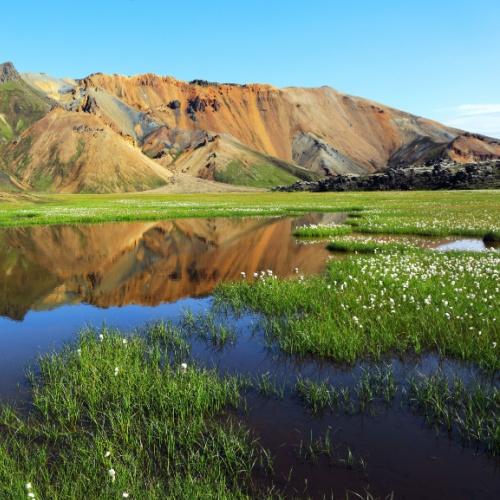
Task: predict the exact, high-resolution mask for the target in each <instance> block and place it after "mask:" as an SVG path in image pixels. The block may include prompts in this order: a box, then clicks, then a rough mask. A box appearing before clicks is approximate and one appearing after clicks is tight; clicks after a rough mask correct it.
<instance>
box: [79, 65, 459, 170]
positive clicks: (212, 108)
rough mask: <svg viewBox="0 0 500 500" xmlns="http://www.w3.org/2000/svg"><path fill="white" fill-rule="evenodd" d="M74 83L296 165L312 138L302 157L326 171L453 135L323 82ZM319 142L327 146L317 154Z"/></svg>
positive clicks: (374, 161) (101, 79)
mask: <svg viewBox="0 0 500 500" xmlns="http://www.w3.org/2000/svg"><path fill="white" fill-rule="evenodd" d="M80 84H81V86H82V88H84V89H87V90H89V91H90V90H92V89H100V91H103V92H106V93H108V94H111V95H114V96H116V97H118V98H120V99H121V100H123V101H124V102H125V103H126V104H128V105H129V106H132V107H133V108H135V109H137V110H139V111H141V112H143V113H146V114H147V115H148V116H150V117H151V119H152V120H154V121H156V122H159V123H163V124H165V125H167V126H168V127H169V128H177V129H182V130H199V129H201V130H209V131H212V132H215V133H227V134H230V135H232V136H233V137H234V138H235V139H237V140H238V141H240V142H241V143H243V144H245V145H246V146H248V147H250V148H252V149H254V150H256V151H259V152H262V153H265V154H268V155H271V156H275V157H277V158H280V159H283V160H286V161H290V162H296V163H297V162H298V163H300V161H301V160H302V158H303V157H304V135H306V136H309V137H313V138H316V139H318V140H319V142H320V144H318V141H314V140H311V141H309V142H310V144H309V145H308V146H307V148H306V151H307V154H306V155H305V156H307V157H309V158H313V157H315V156H317V153H318V152H321V151H323V156H326V157H328V159H329V164H326V168H325V170H326V173H336V171H337V170H339V171H344V170H345V167H344V161H343V159H348V160H349V163H350V164H351V165H356V166H357V167H358V169H360V170H362V171H364V172H371V171H376V170H381V169H383V168H385V167H386V166H387V163H388V160H389V158H390V157H391V156H392V155H393V154H394V153H395V152H396V151H397V150H398V149H399V148H401V147H402V146H404V145H405V144H407V143H409V142H411V141H413V140H414V139H416V138H418V137H429V138H430V139H431V140H432V141H433V142H436V143H443V144H444V143H448V142H450V141H451V140H453V139H454V138H455V137H456V136H457V135H458V132H457V131H455V130H453V129H450V128H448V127H444V126H442V125H440V124H438V123H435V122H432V121H430V120H426V119H423V118H419V117H415V116H412V115H410V114H408V113H404V112H401V111H397V110H394V109H391V108H388V107H385V106H382V105H379V104H376V103H373V102H371V101H368V100H365V99H361V98H357V97H352V96H348V95H345V94H342V93H339V92H337V91H335V90H333V89H331V88H329V87H321V88H312V89H303V88H284V89H277V88H275V87H272V86H269V85H257V84H254V85H243V86H242V85H228V84H204V83H200V82H195V83H186V82H181V81H178V80H175V79H173V78H169V77H159V76H156V75H139V76H135V77H122V76H119V75H102V74H96V75H91V76H89V77H87V78H86V79H84V80H82V81H81V82H80ZM321 142H322V143H323V144H326V145H328V146H330V151H326V152H325V148H323V147H322V145H321ZM311 163H314V159H313V160H311ZM316 163H317V164H319V165H317V166H316V167H315V168H314V170H316V171H321V169H322V168H323V164H324V163H325V162H321V161H316ZM303 166H306V167H308V166H309V164H308V162H307V161H305V164H304V165H303ZM322 173H325V172H322Z"/></svg>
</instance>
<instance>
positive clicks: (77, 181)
mask: <svg viewBox="0 0 500 500" xmlns="http://www.w3.org/2000/svg"><path fill="white" fill-rule="evenodd" d="M438 158H443V159H449V160H451V161H454V162H458V163H462V162H471V161H472V162H475V161H482V160H489V159H496V158H500V141H497V140H494V139H491V138H487V137H484V136H480V135H477V134H468V133H466V132H463V131H461V130H457V129H453V128H449V127H446V126H444V125H441V124H439V123H437V122H434V121H431V120H427V119H425V118H420V117H417V116H414V115H411V114H408V113H404V112H402V111H398V110H395V109H392V108H389V107H386V106H383V105H381V104H378V103H375V102H372V101H368V100H366V99H362V98H359V97H353V96H349V95H346V94H342V93H340V92H337V91H335V90H333V89H332V88H330V87H321V88H296V87H290V88H283V89H280V88H275V87H272V86H270V85H262V84H251V85H235V84H220V83H212V82H206V81H201V80H195V81H192V82H189V83H187V82H183V81H179V80H176V79H174V78H171V77H163V76H157V75H153V74H146V75H139V76H132V77H126V76H120V75H104V74H100V73H98V74H93V75H90V76H88V77H86V78H84V79H82V80H73V79H56V78H52V77H50V76H48V75H46V74H43V73H26V74H19V73H18V72H17V71H16V70H15V68H14V66H13V65H12V64H11V63H5V64H3V65H0V190H3V191H5V190H12V191H15V190H23V189H25V190H37V191H54V192H120V191H144V190H150V189H159V190H163V191H204V190H210V191H218V190H221V191H222V190H228V189H233V190H234V189H238V188H237V187H235V186H245V189H248V188H268V187H272V186H276V185H279V184H289V183H292V182H294V181H296V180H298V179H303V180H311V179H316V178H319V177H322V176H330V175H337V174H345V173H354V174H366V173H373V172H380V171H383V170H385V169H387V168H391V167H394V166H407V165H418V164H422V163H424V162H426V161H429V160H433V159H438ZM239 189H241V187H240V188H239Z"/></svg>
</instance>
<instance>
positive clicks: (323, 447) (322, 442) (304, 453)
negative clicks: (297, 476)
mask: <svg viewBox="0 0 500 500" xmlns="http://www.w3.org/2000/svg"><path fill="white" fill-rule="evenodd" d="M297 453H298V456H299V457H300V458H302V459H304V460H306V461H308V462H311V463H313V464H314V463H318V461H319V460H320V459H321V458H322V457H324V458H327V459H328V461H329V464H330V465H331V466H333V467H339V468H343V469H348V470H357V471H364V470H366V466H367V462H366V460H365V459H364V458H363V457H358V456H357V455H356V454H355V453H353V451H352V450H351V448H350V447H349V446H347V447H346V448H345V449H344V450H341V449H340V445H335V443H334V441H333V439H332V429H331V427H328V429H327V430H326V432H325V433H324V434H322V435H320V436H318V437H317V438H315V439H314V438H313V436H312V433H311V436H310V439H309V441H308V442H306V443H304V441H303V440H302V441H300V443H299V446H298V450H297Z"/></svg>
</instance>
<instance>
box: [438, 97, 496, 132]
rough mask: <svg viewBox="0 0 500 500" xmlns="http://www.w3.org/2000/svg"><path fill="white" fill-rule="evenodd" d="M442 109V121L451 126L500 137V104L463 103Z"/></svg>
mask: <svg viewBox="0 0 500 500" xmlns="http://www.w3.org/2000/svg"><path fill="white" fill-rule="evenodd" d="M441 111H442V112H443V113H442V118H441V121H442V122H443V123H444V124H446V125H449V126H450V127H456V128H460V129H463V130H467V131H469V132H477V133H480V134H484V135H488V136H490V137H496V138H500V104H462V105H460V106H456V107H454V108H448V109H446V110H441Z"/></svg>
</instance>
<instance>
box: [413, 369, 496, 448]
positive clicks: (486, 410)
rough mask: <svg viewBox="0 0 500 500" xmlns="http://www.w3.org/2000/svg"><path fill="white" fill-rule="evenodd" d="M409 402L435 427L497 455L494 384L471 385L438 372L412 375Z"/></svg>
mask: <svg viewBox="0 0 500 500" xmlns="http://www.w3.org/2000/svg"><path fill="white" fill-rule="evenodd" d="M408 397H409V403H410V405H411V407H412V408H413V409H414V410H415V411H416V412H418V413H420V414H422V415H424V416H425V418H426V419H427V421H428V422H429V423H430V424H431V425H434V426H436V427H437V428H443V429H445V430H446V431H447V432H448V433H449V434H452V433H453V432H456V433H458V435H459V436H460V437H461V438H462V439H463V440H464V441H468V442H472V443H480V444H482V445H484V446H485V448H486V449H487V451H489V452H490V453H491V454H493V455H497V456H498V455H500V418H499V415H500V390H499V389H498V388H497V387H495V386H486V385H484V384H479V383H475V384H471V386H470V387H467V386H466V384H464V382H463V381H462V380H461V379H459V378H457V377H455V378H453V379H452V380H451V381H450V380H448V379H447V378H446V377H444V376H443V375H442V374H441V373H436V374H434V375H432V376H430V377H424V376H422V377H418V378H417V377H414V378H412V379H411V381H410V384H409V390H408Z"/></svg>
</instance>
